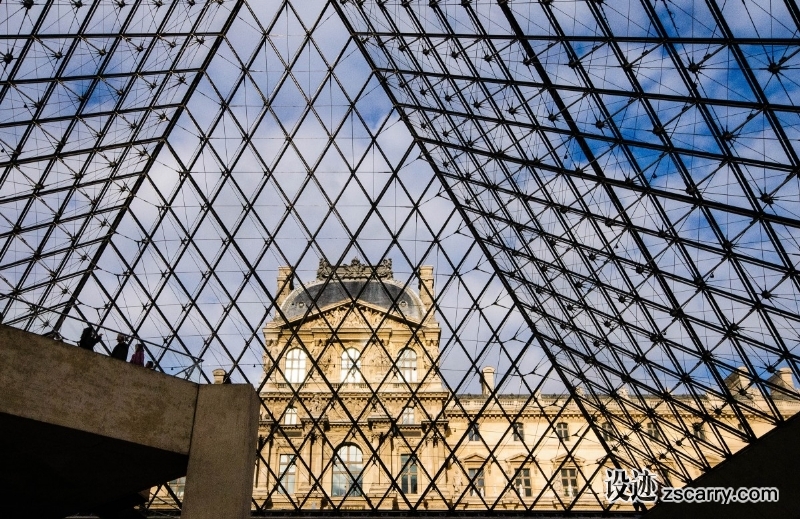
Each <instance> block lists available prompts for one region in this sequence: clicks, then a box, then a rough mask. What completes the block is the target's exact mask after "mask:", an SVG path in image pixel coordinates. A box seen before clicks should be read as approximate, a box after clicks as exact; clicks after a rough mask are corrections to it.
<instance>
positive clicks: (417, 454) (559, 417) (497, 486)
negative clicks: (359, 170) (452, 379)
mask: <svg viewBox="0 0 800 519" xmlns="http://www.w3.org/2000/svg"><path fill="white" fill-rule="evenodd" d="M433 280H434V278H433V267H422V268H420V270H419V272H418V286H416V287H412V286H410V285H408V284H404V283H402V282H400V281H397V280H395V279H394V278H393V273H392V266H391V261H388V260H387V261H384V262H383V263H381V264H380V265H378V266H375V267H373V266H367V265H362V264H360V263H359V262H358V261H356V260H354V261H353V262H352V263H351V264H350V265H346V266H342V267H338V268H337V269H335V270H334V269H333V268H332V267H331V266H330V265H328V264H327V263H325V262H324V261H323V262H321V264H320V268H319V270H318V273H317V279H315V280H313V281H311V282H308V283H305V284H304V285H302V286H298V287H293V286H292V284H291V271H290V269H289V268H281V269H280V270H279V275H278V296H277V303H278V305H279V307H280V311H279V312H278V315H277V316H276V317H275V318H274V319H273V320H272V321H270V322H269V323H267V324H266V326H265V328H264V336H265V341H266V348H265V352H264V379H263V380H262V381H263V387H262V392H261V397H262V399H263V401H264V406H263V409H262V416H261V422H260V428H259V448H260V450H261V457H260V459H259V461H258V462H257V466H256V469H255V474H254V488H253V497H254V500H255V502H256V503H264V504H265V505H266V508H269V509H275V510H281V509H295V508H296V507H300V508H303V509H326V508H331V507H339V508H344V509H361V508H366V509H369V508H373V507H377V508H385V509H407V508H412V507H415V508H419V509H431V510H436V509H459V510H461V509H466V510H471V509H486V508H487V507H491V508H494V509H507V510H514V509H521V508H529V507H531V506H533V507H534V508H536V509H542V510H557V509H564V508H566V507H567V506H570V507H571V508H572V509H577V510H580V509H587V510H592V509H594V510H596V509H598V508H599V506H601V504H604V503H603V496H604V491H605V483H604V478H605V469H606V468H612V467H613V466H612V465H611V462H610V461H609V459H608V456H607V454H606V450H605V448H604V447H603V445H602V443H603V442H605V443H606V444H607V445H608V447H609V448H610V449H613V450H616V449H623V448H630V447H634V448H637V449H638V450H639V451H641V452H645V451H649V452H652V453H654V454H658V453H665V452H667V451H668V448H667V445H668V444H669V445H671V447H670V448H673V449H683V450H684V451H685V453H688V455H689V457H691V451H692V449H701V450H702V451H703V452H702V453H703V456H696V455H695V457H696V458H697V460H698V462H697V465H696V466H694V467H692V466H691V464H688V468H687V465H684V466H682V467H679V466H674V465H671V464H669V463H668V462H667V463H666V465H667V466H669V467H670V473H665V472H663V471H662V472H661V473H659V474H657V476H658V478H659V480H660V482H661V483H660V484H670V485H673V486H681V485H682V484H681V483H680V480H681V479H688V478H694V477H696V476H698V475H699V474H700V473H701V471H702V470H705V469H707V468H708V466H705V467H703V466H702V465H701V464H702V463H703V462H702V461H699V460H702V459H705V460H710V462H711V464H716V463H718V462H720V461H722V459H723V457H722V456H723V455H722V454H720V455H717V454H715V447H714V446H715V445H717V444H719V440H720V438H716V437H711V431H708V430H707V429H706V426H704V425H703V424H702V423H699V422H696V418H694V417H692V416H691V415H689V414H688V413H686V414H685V415H683V414H681V413H680V412H679V413H678V414H677V416H678V417H679V419H681V420H684V421H687V423H691V424H693V425H694V427H693V429H694V432H695V434H694V437H693V438H689V441H686V438H684V439H683V441H681V438H677V437H671V436H670V434H671V432H670V431H669V430H667V429H666V428H664V427H663V426H660V425H657V421H656V420H652V418H651V417H648V416H645V415H644V414H641V415H636V414H635V413H634V414H631V411H630V409H628V410H627V415H628V421H634V422H635V423H639V424H641V430H640V431H639V432H638V434H634V433H633V432H632V431H630V430H624V429H623V428H622V427H621V426H620V425H619V424H618V423H615V424H612V423H608V422H604V423H601V424H599V425H600V431H602V436H603V438H602V440H603V442H601V438H598V437H597V436H595V434H594V432H593V431H592V430H591V429H590V428H589V424H588V423H587V420H586V418H585V417H584V415H583V414H582V412H581V410H580V409H579V408H578V407H577V406H576V405H575V404H574V403H568V398H569V397H568V396H567V395H541V394H537V395H529V394H528V395H513V394H494V391H493V390H494V379H495V370H494V368H492V367H484V368H483V370H482V376H481V389H482V391H481V393H480V394H463V395H453V394H451V393H450V392H449V391H448V390H447V389H446V388H445V386H444V385H443V383H442V380H441V379H440V377H439V370H438V369H435V368H436V364H437V362H438V358H439V340H440V336H441V329H440V326H439V324H438V322H437V320H436V316H435V314H434V311H433V298H434V295H435V293H434V290H435V287H434V281H433ZM223 375H224V371H222V370H218V371H217V372H215V376H216V378H217V382H218V383H220V382H222V381H223ZM773 378H774V379H775V380H772V381H773V382H776V381H777V382H778V383H780V384H781V385H783V386H785V387H787V388H793V387H794V384H793V381H792V378H791V374H790V373H787V372H786V371H780V370H779V371H778V372H776V374H775V375H774V377H773ZM726 383H727V384H728V385H729V387H730V388H731V389H732V390H736V391H738V392H739V393H742V392H741V391H739V390H740V389H741V388H740V387H738V386H737V384H738V385H741V384H740V381H739V380H738V379H737V377H735V376H731V377H729V378H728V380H727V381H726ZM745 393H746V392H745ZM742 394H743V395H744V396H742V398H749V399H750V400H751V402H750V405H751V406H753V408H758V406H762V405H767V402H766V401H765V399H763V398H759V397H758V396H756V395H752V394H744V393H742ZM675 398H676V400H677V401H678V402H679V401H680V400H681V399H682V398H684V397H683V396H676V397H675ZM685 398H687V399H688V398H690V397H689V396H686V397H685ZM774 400H775V403H776V405H778V406H782V413H783V414H784V416H790V415H792V414H795V413H796V412H797V411H798V404H797V403H796V401H795V400H789V399H785V398H784V399H780V398H775V399H774ZM703 405H704V406H706V408H708V409H712V408H714V407H715V405H716V404H715V403H714V402H713V401H711V399H708V398H707V399H706V401H705V402H703ZM649 407H651V408H652V409H655V410H659V409H663V412H664V414H665V415H669V416H670V417H673V418H671V420H674V419H675V418H674V416H675V410H674V409H671V408H670V409H667V408H666V407H665V406H664V405H663V401H660V400H659V399H657V398H652V405H650V406H649ZM687 408H688V406H687ZM608 410H609V412H611V413H612V414H613V413H615V412H616V413H620V414H622V412H623V411H622V409H620V408H619V404H616V403H613V402H611V403H610V404H609V406H608ZM722 415H723V416H722V417H721V418H723V419H724V420H727V421H728V422H729V423H730V424H731V428H732V429H734V428H736V427H739V429H740V430H741V426H739V425H737V424H739V422H738V419H737V418H736V417H735V416H733V415H732V414H731V416H725V411H723V412H722ZM748 418H749V419H748V423H749V424H750V427H752V430H753V433H754V434H755V435H756V436H760V435H761V434H763V433H764V432H766V431H767V430H768V429H769V426H768V425H767V424H766V422H763V426H762V425H760V423H759V421H758V420H757V419H756V418H754V417H748ZM714 434H720V433H719V431H718V430H717V431H716V432H715V433H714ZM722 434H725V433H724V432H723V433H722ZM643 438H644V440H643ZM722 439H723V440H724V442H725V443H726V444H727V445H728V447H729V448H730V449H731V450H732V451H736V450H738V449H740V448H741V447H743V446H744V445H745V443H744V442H743V441H741V440H739V439H737V438H736V435H733V434H729V435H727V436H725V437H724V438H722ZM676 445H677V447H675V446H676ZM451 454H452V455H451ZM262 460H263V461H262ZM662 461H663V459H662ZM642 465H643V466H642V468H647V462H646V461H643V463H642ZM673 470H674V472H673ZM584 489H585V490H584ZM576 496H577V499H576ZM156 501H158V500H156ZM615 506H616V507H617V508H622V509H625V508H626V507H627V508H631V507H630V505H625V504H621V505H615Z"/></svg>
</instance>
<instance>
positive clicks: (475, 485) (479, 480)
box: [469, 469, 484, 496]
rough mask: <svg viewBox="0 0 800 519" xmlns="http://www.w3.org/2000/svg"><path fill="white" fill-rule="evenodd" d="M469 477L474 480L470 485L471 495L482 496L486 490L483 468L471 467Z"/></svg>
mask: <svg viewBox="0 0 800 519" xmlns="http://www.w3.org/2000/svg"><path fill="white" fill-rule="evenodd" d="M469 479H470V480H471V481H472V484H471V485H470V487H469V495H470V496H482V495H483V491H484V486H483V483H484V482H483V469H469Z"/></svg>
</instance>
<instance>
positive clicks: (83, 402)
mask: <svg viewBox="0 0 800 519" xmlns="http://www.w3.org/2000/svg"><path fill="white" fill-rule="evenodd" d="M0 345H2V346H1V347H0V395H3V397H2V398H0V413H7V414H9V415H14V416H18V417H22V418H28V419H31V420H36V421H40V422H45V423H49V424H53V425H59V426H62V427H67V428H70V429H76V430H81V431H86V432H91V433H93V434H99V435H102V436H106V437H109V438H115V439H118V440H123V441H129V442H134V443H137V444H140V445H146V446H148V447H154V448H157V449H163V450H167V451H172V452H177V453H182V454H188V453H189V446H190V444H191V433H192V424H193V422H194V412H195V404H196V402H197V389H198V386H197V384H193V383H191V382H187V381H185V380H180V379H177V378H175V377H170V376H168V375H164V374H163V373H156V372H154V371H151V370H146V369H144V368H141V367H138V366H132V365H129V364H128V363H123V362H121V361H119V360H115V359H112V358H110V357H107V356H105V355H100V354H97V353H93V352H91V351H86V350H83V349H81V348H78V347H76V346H73V345H69V344H64V343H60V342H56V341H53V340H51V339H47V338H45V337H41V336H38V335H34V334H31V333H27V332H24V331H21V330H17V329H15V328H11V327H9V326H4V325H0ZM134 368H135V369H134Z"/></svg>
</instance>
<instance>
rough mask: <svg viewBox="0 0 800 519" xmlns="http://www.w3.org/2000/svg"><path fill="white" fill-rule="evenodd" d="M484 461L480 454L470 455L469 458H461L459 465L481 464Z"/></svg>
mask: <svg viewBox="0 0 800 519" xmlns="http://www.w3.org/2000/svg"><path fill="white" fill-rule="evenodd" d="M484 461H486V458H485V457H484V456H481V455H480V454H470V455H469V456H466V457H464V458H461V463H466V464H483V462H484Z"/></svg>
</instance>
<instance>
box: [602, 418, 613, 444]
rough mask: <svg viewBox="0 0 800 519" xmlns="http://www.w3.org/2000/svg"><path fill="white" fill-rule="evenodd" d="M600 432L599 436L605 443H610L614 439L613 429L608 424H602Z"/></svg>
mask: <svg viewBox="0 0 800 519" xmlns="http://www.w3.org/2000/svg"><path fill="white" fill-rule="evenodd" d="M600 429H601V432H600V434H602V435H603V439H604V440H605V441H607V442H608V441H611V440H612V439H614V429H613V427H612V425H611V424H610V423H609V422H603V425H601V426H600Z"/></svg>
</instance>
